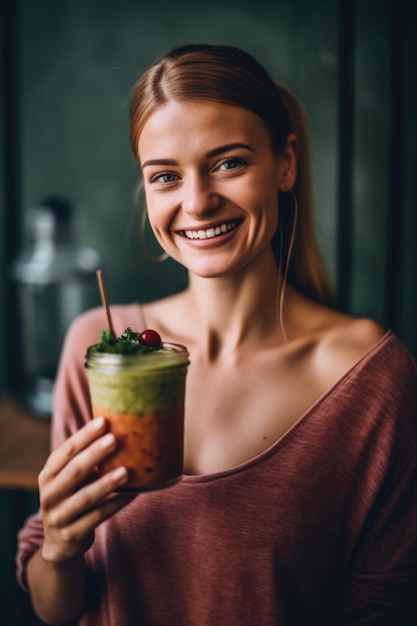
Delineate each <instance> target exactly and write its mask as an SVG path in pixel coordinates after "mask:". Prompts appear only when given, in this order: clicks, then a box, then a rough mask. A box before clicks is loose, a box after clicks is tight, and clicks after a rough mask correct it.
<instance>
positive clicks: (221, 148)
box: [206, 141, 255, 157]
mask: <svg viewBox="0 0 417 626" xmlns="http://www.w3.org/2000/svg"><path fill="white" fill-rule="evenodd" d="M236 148H244V149H245V150H250V151H251V152H255V150H254V149H253V148H252V147H251V146H249V145H248V144H247V143H241V142H239V141H237V142H235V143H228V144H226V145H225V146H219V147H218V148H214V149H213V150H209V151H208V152H206V157H213V156H218V155H219V154H223V152H227V151H228V150H235V149H236Z"/></svg>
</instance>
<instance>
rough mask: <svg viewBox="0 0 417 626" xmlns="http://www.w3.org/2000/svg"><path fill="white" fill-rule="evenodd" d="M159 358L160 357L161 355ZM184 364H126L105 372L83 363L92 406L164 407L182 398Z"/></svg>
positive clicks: (130, 410) (146, 409)
mask: <svg viewBox="0 0 417 626" xmlns="http://www.w3.org/2000/svg"><path fill="white" fill-rule="evenodd" d="M162 358H163V357H162ZM185 375H186V365H177V366H174V367H173V368H172V369H161V368H157V369H155V370H153V371H152V370H151V369H149V368H142V367H139V368H135V367H128V368H125V369H120V370H118V371H115V370H114V369H112V368H111V369H110V371H109V372H105V371H104V369H103V368H101V369H100V370H97V369H95V368H94V367H93V368H91V367H88V366H87V376H88V380H89V383H90V394H91V401H92V403H93V405H94V406H96V407H99V408H101V409H106V410H108V411H115V412H118V413H139V414H140V413H147V412H158V411H166V410H167V409H172V408H176V407H178V406H181V405H182V404H183V402H184V392H185Z"/></svg>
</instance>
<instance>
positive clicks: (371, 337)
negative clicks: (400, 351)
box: [316, 315, 386, 382]
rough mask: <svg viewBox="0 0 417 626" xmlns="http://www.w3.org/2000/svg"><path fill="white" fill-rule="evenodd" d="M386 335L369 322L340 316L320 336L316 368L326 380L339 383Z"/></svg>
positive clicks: (369, 320) (376, 324) (381, 329)
mask: <svg viewBox="0 0 417 626" xmlns="http://www.w3.org/2000/svg"><path fill="white" fill-rule="evenodd" d="M385 334H386V329H384V328H383V327H382V326H381V325H380V324H378V323H377V322H375V321H374V320H371V319H367V318H354V317H350V316H347V315H346V316H345V315H341V316H340V317H337V318H336V323H334V324H331V325H330V326H329V327H327V328H326V330H324V331H322V332H321V333H320V338H319V341H318V343H317V350H316V364H317V365H318V366H319V369H320V371H321V373H322V375H323V376H324V377H325V378H329V381H330V382H332V381H331V379H335V380H337V379H338V378H340V377H341V376H343V374H345V373H346V372H347V371H348V370H349V369H350V368H352V367H353V366H354V365H355V364H356V363H357V362H358V361H360V360H361V359H362V357H364V356H365V355H366V354H367V353H368V352H369V351H370V350H372V348H374V347H375V346H376V345H377V344H378V342H379V341H380V340H381V339H382V337H383V336H384V335H385Z"/></svg>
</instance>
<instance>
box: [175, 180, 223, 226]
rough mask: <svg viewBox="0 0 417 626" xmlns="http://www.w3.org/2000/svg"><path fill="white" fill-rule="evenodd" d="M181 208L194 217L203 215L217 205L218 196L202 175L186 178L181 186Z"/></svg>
mask: <svg viewBox="0 0 417 626" xmlns="http://www.w3.org/2000/svg"><path fill="white" fill-rule="evenodd" d="M183 189H184V196H183V202H182V206H183V210H184V211H185V212H186V213H188V214H189V215H193V216H195V217H204V216H205V215H207V213H210V212H211V211H214V210H215V209H217V207H218V206H219V202H220V197H219V195H218V194H217V193H216V192H215V190H214V189H213V188H212V186H211V185H210V183H209V181H207V180H206V179H205V178H204V177H202V176H195V177H192V178H190V179H189V180H187V182H186V184H185V185H184V187H183Z"/></svg>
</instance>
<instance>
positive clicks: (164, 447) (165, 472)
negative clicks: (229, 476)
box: [93, 406, 184, 489]
mask: <svg viewBox="0 0 417 626" xmlns="http://www.w3.org/2000/svg"><path fill="white" fill-rule="evenodd" d="M93 416H94V417H99V416H104V417H105V418H106V419H107V420H108V422H109V430H110V431H111V432H112V433H113V434H114V435H115V437H116V439H117V441H118V448H117V450H116V451H115V452H114V453H113V454H112V455H111V456H110V457H109V458H108V459H107V460H106V461H105V462H104V463H102V464H101V466H100V469H101V470H102V471H103V472H104V473H106V472H108V471H111V470H113V469H116V468H117V467H119V466H120V465H124V466H125V467H126V468H127V469H128V472H129V482H128V485H127V487H128V488H139V489H140V488H144V489H146V488H147V487H152V486H154V485H155V484H163V483H166V482H168V481H174V480H175V479H177V478H179V477H181V475H182V473H183V465H182V458H183V436H184V432H183V417H184V409H183V407H182V406H180V407H177V408H173V409H166V410H164V411H140V412H137V413H122V412H119V411H112V410H109V409H105V408H102V407H96V406H93Z"/></svg>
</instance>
